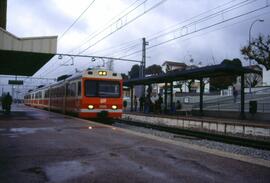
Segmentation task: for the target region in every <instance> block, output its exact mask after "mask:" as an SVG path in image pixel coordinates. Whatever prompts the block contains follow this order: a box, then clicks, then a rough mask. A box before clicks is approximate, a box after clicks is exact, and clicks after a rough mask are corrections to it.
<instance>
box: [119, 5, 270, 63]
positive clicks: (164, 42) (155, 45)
mask: <svg viewBox="0 0 270 183" xmlns="http://www.w3.org/2000/svg"><path fill="white" fill-rule="evenodd" d="M267 7H269V5H268V4H266V5H265V6H263V7H261V8H257V9H255V10H252V11H249V12H247V13H243V14H241V15H238V16H235V17H232V18H229V19H227V20H223V21H220V22H218V23H214V24H212V25H210V26H206V27H204V28H201V29H197V30H195V31H192V32H189V33H186V34H184V35H181V36H177V37H174V38H171V39H167V40H166V41H162V42H160V43H157V44H154V45H152V46H148V47H147V48H146V49H147V50H149V49H152V48H154V47H157V46H160V45H163V44H166V43H168V42H171V41H174V40H176V39H179V38H181V37H185V36H188V35H191V34H194V33H196V32H199V31H202V30H205V29H209V28H211V27H214V26H217V25H219V24H222V23H225V22H228V21H231V20H234V19H237V18H240V17H243V16H245V15H248V14H251V13H254V12H257V11H260V10H262V9H265V8H267ZM170 33H171V32H170ZM164 35H167V34H164ZM164 35H163V36H164ZM140 52H141V50H137V51H134V52H133V53H130V54H127V55H124V56H122V57H120V58H126V57H129V56H132V55H134V54H137V53H140Z"/></svg>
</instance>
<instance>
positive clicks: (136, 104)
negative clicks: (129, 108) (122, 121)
mask: <svg viewBox="0 0 270 183" xmlns="http://www.w3.org/2000/svg"><path fill="white" fill-rule="evenodd" d="M134 106H135V112H137V106H138V101H137V96H136V95H135V97H134Z"/></svg>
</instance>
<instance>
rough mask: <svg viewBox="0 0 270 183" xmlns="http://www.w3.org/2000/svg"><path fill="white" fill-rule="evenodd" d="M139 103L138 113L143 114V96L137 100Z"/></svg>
mask: <svg viewBox="0 0 270 183" xmlns="http://www.w3.org/2000/svg"><path fill="white" fill-rule="evenodd" d="M139 102H140V112H143V111H144V110H143V106H144V102H145V98H144V96H143V95H142V96H141V97H140V99H139Z"/></svg>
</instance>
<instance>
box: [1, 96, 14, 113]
mask: <svg viewBox="0 0 270 183" xmlns="http://www.w3.org/2000/svg"><path fill="white" fill-rule="evenodd" d="M1 103H2V110H3V111H4V113H6V114H9V113H10V109H11V104H12V97H11V95H10V94H9V93H7V94H2V97H1Z"/></svg>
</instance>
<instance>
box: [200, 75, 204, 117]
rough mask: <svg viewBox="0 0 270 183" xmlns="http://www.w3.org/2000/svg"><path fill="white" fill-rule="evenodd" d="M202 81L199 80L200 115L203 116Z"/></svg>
mask: <svg viewBox="0 0 270 183" xmlns="http://www.w3.org/2000/svg"><path fill="white" fill-rule="evenodd" d="M203 84H204V83H203V79H202V78H201V79H200V115H201V116H202V115H203Z"/></svg>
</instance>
